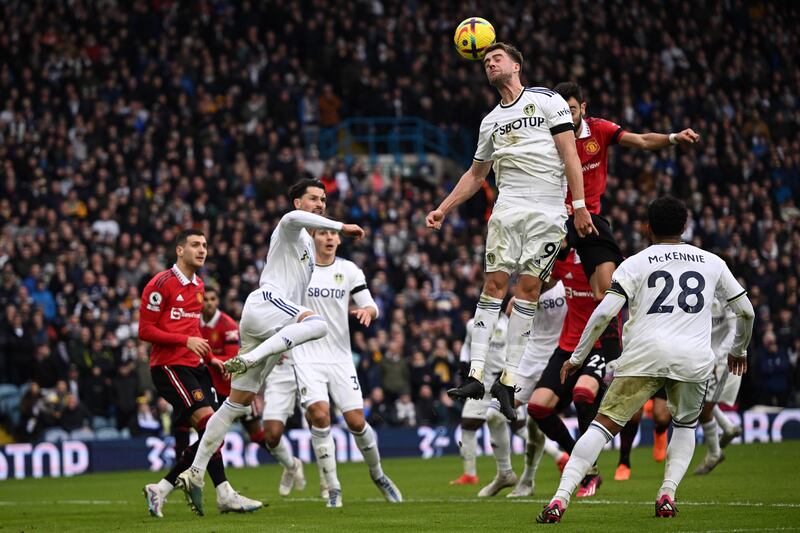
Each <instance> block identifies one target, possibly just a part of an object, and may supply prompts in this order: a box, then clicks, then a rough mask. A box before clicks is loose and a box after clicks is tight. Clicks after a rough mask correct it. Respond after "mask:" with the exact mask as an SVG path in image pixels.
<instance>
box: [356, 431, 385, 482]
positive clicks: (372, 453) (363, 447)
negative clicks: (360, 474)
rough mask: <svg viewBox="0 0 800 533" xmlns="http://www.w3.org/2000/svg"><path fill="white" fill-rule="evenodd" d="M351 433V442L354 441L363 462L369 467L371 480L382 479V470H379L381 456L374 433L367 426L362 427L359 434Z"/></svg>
mask: <svg viewBox="0 0 800 533" xmlns="http://www.w3.org/2000/svg"><path fill="white" fill-rule="evenodd" d="M352 433H353V440H355V441H356V446H358V449H359V450H360V451H361V455H363V456H364V462H365V463H367V466H368V467H369V475H370V476H371V477H372V479H380V478H381V477H383V468H381V454H380V452H379V451H378V439H376V438H375V431H374V430H373V429H372V426H370V425H369V424H365V425H364V429H363V430H362V431H361V433H356V432H355V431H353V432H352Z"/></svg>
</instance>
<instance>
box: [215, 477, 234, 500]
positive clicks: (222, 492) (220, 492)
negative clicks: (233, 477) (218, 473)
mask: <svg viewBox="0 0 800 533" xmlns="http://www.w3.org/2000/svg"><path fill="white" fill-rule="evenodd" d="M216 489H217V498H224V497H225V496H227V495H228V494H230V493H231V492H233V487H232V486H231V484H230V483H229V482H227V481H223V482H222V483H220V484H219V485H217V486H216Z"/></svg>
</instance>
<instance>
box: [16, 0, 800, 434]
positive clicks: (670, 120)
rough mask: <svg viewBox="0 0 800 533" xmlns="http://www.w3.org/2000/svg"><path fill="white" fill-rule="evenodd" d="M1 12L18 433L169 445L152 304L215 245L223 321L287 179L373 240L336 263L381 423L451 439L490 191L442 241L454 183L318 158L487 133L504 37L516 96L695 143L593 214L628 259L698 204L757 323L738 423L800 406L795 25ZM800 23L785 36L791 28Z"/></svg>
mask: <svg viewBox="0 0 800 533" xmlns="http://www.w3.org/2000/svg"><path fill="white" fill-rule="evenodd" d="M472 7H473V6H472V4H464V3H460V2H452V1H443V2H437V3H427V2H414V1H411V2H401V1H397V0H371V1H352V2H328V1H323V0H307V1H291V0H285V1H270V2H256V1H252V2H247V1H243V2H229V1H212V0H207V1H193V2H174V1H168V0H151V1H132V2H114V1H86V0H71V1H53V2H45V1H41V0H30V1H28V0H25V1H22V0H7V1H4V2H0V306H2V315H1V316H0V412H2V413H3V414H2V415H0V416H2V423H3V425H4V427H5V428H6V432H7V433H10V434H13V435H14V437H15V438H17V439H36V438H40V437H41V436H42V434H43V431H45V430H46V429H47V428H50V427H59V428H62V429H64V430H65V431H85V432H87V433H89V432H91V431H92V430H95V431H100V430H101V429H108V430H110V431H111V432H112V433H113V432H114V431H120V430H121V431H122V432H123V433H124V434H128V433H130V434H134V435H136V434H159V433H162V432H164V431H168V429H169V409H168V406H167V405H166V404H165V403H164V402H163V400H162V401H159V399H158V398H157V397H156V396H155V394H154V388H153V384H152V381H151V379H150V375H149V371H148V349H149V347H148V346H147V345H146V344H145V343H142V342H140V341H139V340H138V339H137V323H138V306H139V297H140V291H141V290H142V288H143V287H144V285H145V283H146V282H147V281H148V280H149V279H150V277H151V276H152V275H154V274H155V273H156V272H158V271H160V270H162V269H164V268H167V267H169V266H170V265H171V264H172V262H173V260H174V246H173V241H174V237H175V234H176V232H177V231H178V230H179V229H181V228H185V227H199V228H202V229H204V230H205V232H206V235H207V236H208V238H209V243H210V256H209V259H208V261H207V264H206V267H205V268H204V270H203V271H202V273H201V274H202V277H203V278H204V280H205V281H206V283H207V284H211V285H215V286H218V287H219V289H220V291H221V295H222V308H223V310H225V311H226V312H228V313H229V314H231V315H233V316H234V317H238V314H239V313H240V312H241V308H242V302H243V300H244V297H245V295H246V294H247V293H249V292H250V291H251V289H253V288H255V287H256V286H257V283H258V278H259V273H260V269H261V267H262V265H263V261H264V258H265V257H266V252H267V245H268V242H269V236H270V233H271V230H272V228H273V227H274V225H275V223H276V222H277V220H278V219H279V217H280V216H281V215H282V214H283V213H284V212H285V211H286V210H287V209H288V208H289V204H288V202H287V200H286V196H285V191H286V189H287V187H288V186H289V185H290V184H291V183H293V182H294V181H295V180H297V179H298V178H300V177H304V176H313V177H316V178H320V179H321V180H323V182H324V183H325V184H326V188H327V191H328V197H329V213H330V214H331V216H333V217H335V218H337V219H341V220H345V221H348V222H354V223H358V224H361V225H363V226H364V227H365V228H366V229H367V231H368V237H367V239H366V240H364V241H362V242H359V243H356V244H354V245H353V244H350V245H346V246H345V247H344V248H343V249H342V251H341V255H344V256H346V257H349V258H351V259H353V260H354V261H355V262H356V263H358V264H359V265H360V266H361V267H362V268H363V269H364V271H365V273H366V275H367V280H368V281H369V285H370V289H371V291H372V294H373V296H374V297H375V299H376V301H377V302H378V305H379V306H380V311H381V314H380V318H379V319H378V320H377V321H376V322H375V323H374V324H373V326H372V327H371V328H369V329H366V330H365V329H363V328H360V327H357V326H356V325H355V324H353V325H351V328H352V331H353V357H354V359H355V361H356V364H357V368H358V371H359V378H360V380H361V384H362V388H363V391H364V394H365V397H366V402H367V403H366V405H367V410H368V417H369V419H370V422H371V423H373V424H374V425H381V424H390V425H407V426H414V425H422V424H441V423H455V422H457V420H458V406H453V405H452V404H451V403H450V401H449V400H448V399H447V397H446V395H445V394H443V391H444V389H445V388H446V387H447V386H448V385H451V384H452V383H454V381H456V380H457V379H458V378H457V369H458V353H459V350H460V347H461V342H462V339H463V337H464V333H465V323H466V321H467V320H468V319H469V318H470V316H471V313H472V312H473V310H474V306H475V303H476V299H477V296H478V294H479V291H480V286H481V282H482V267H483V264H482V262H483V240H484V237H483V236H484V232H485V219H486V217H487V214H488V212H489V211H490V209H491V204H492V200H493V197H494V193H493V192H492V189H491V188H490V187H489V186H488V185H487V186H486V187H485V188H484V190H482V191H481V192H479V193H478V195H476V197H475V198H473V199H472V200H471V201H470V202H469V203H468V204H467V205H465V206H464V208H463V209H461V210H460V212H459V213H457V214H456V213H454V214H453V215H452V216H451V217H450V218H449V219H448V223H447V225H446V226H445V227H444V228H443V230H442V231H441V232H439V233H434V232H430V231H428V230H426V229H425V227H424V216H425V213H427V211H428V210H430V209H431V208H433V207H435V205H436V204H438V202H439V201H440V200H441V198H442V197H443V196H444V195H445V194H446V192H447V191H448V190H449V189H450V188H451V187H452V186H453V185H454V182H455V180H457V179H458V177H459V176H457V175H447V174H446V175H442V176H431V175H430V174H429V173H428V172H421V171H420V170H419V169H416V168H413V167H404V168H400V167H398V168H393V167H386V166H370V165H369V164H368V162H367V161H366V160H362V159H359V158H356V160H355V161H353V162H352V163H349V164H345V162H344V161H343V160H334V161H323V160H320V158H319V154H318V151H317V146H316V144H315V143H316V139H317V136H318V134H319V132H320V131H321V130H322V129H324V128H327V127H331V126H334V125H336V124H338V123H339V122H340V121H341V120H343V119H344V118H346V117H354V116H420V117H423V118H425V119H426V120H428V121H430V122H432V123H434V124H436V125H437V126H439V127H441V128H443V129H446V130H453V131H455V130H463V129H467V130H469V131H470V132H471V133H470V135H471V136H472V137H473V138H474V137H476V135H475V134H474V131H475V130H476V127H477V125H478V123H479V122H480V119H481V117H482V116H483V115H484V114H485V113H486V112H488V111H489V110H490V109H491V108H492V107H493V106H494V105H495V103H496V102H497V99H498V97H497V95H496V93H495V92H494V91H493V90H492V89H491V87H489V86H488V84H487V83H486V80H485V77H484V74H483V72H482V69H481V67H480V65H479V64H478V63H471V62H467V61H464V60H462V59H460V58H459V57H458V55H457V54H456V53H455V51H454V50H453V47H452V40H451V39H452V33H453V29H454V27H455V25H456V24H457V22H458V21H460V20H461V19H463V18H466V17H468V16H471V15H476V14H478V15H480V16H483V17H484V18H487V19H489V20H491V21H492V22H493V24H494V26H495V27H496V28H497V29H498V40H503V41H507V42H511V43H513V44H515V45H517V46H518V47H519V48H520V49H521V50H522V52H523V54H524V55H525V58H526V62H525V64H524V65H523V72H524V77H523V81H524V82H525V83H526V84H527V85H539V86H548V87H552V86H554V85H555V84H556V83H558V82H560V81H564V80H575V81H578V82H580V83H581V84H582V85H583V87H584V90H585V92H586V95H587V97H588V114H589V115H591V116H599V117H603V118H608V119H611V120H614V121H615V122H617V123H619V124H621V125H622V126H623V127H625V128H626V129H630V130H631V131H637V132H646V131H659V132H670V131H678V130H680V129H683V128H685V127H692V128H694V129H695V130H696V131H698V132H699V133H700V134H701V136H702V139H701V142H700V144H699V145H697V146H696V147H692V148H687V149H676V148H671V149H667V150H662V151H660V152H656V153H648V152H635V151H631V150H627V149H623V148H612V150H611V159H610V161H609V173H610V178H609V183H608V192H607V194H606V197H605V199H604V213H605V214H606V215H607V216H608V217H609V218H610V220H611V221H612V224H613V226H614V229H615V233H616V236H617V238H618V240H619V242H620V243H621V245H622V248H623V251H624V252H625V253H626V254H628V255H629V254H632V253H635V252H636V251H638V250H640V249H642V248H643V247H645V246H646V245H647V241H646V237H645V236H644V235H643V233H642V221H643V219H644V213H645V211H644V209H645V206H646V205H647V203H648V202H649V201H650V200H652V199H653V198H655V197H656V196H658V195H660V194H663V193H671V194H674V195H676V196H678V197H680V198H682V199H684V200H685V201H686V202H687V204H688V206H689V207H690V209H691V220H690V225H689V228H688V230H687V234H686V235H685V238H686V239H687V240H688V241H690V242H692V243H694V244H696V245H698V246H701V247H703V248H707V249H710V250H713V251H715V252H716V253H718V254H720V255H722V256H723V257H724V258H725V259H726V260H727V261H728V262H729V264H730V266H731V268H732V270H733V272H734V273H735V274H736V275H737V276H738V277H739V278H740V279H741V281H742V283H743V284H744V286H745V287H747V289H748V291H749V293H750V297H751V299H752V301H753V304H754V306H755V308H756V310H757V320H756V326H755V331H754V335H753V341H752V345H751V346H750V350H749V358H750V370H751V372H750V373H749V374H748V375H747V377H746V378H745V380H744V385H743V388H742V391H741V393H740V398H739V406H738V407H739V408H746V407H749V406H752V405H754V404H765V405H775V406H796V405H798V400H799V399H800V398H798V383H799V382H800V371H799V370H798V369H799V368H800V364H798V352H800V338H798V335H797V333H798V331H800V327H799V324H798V320H800V319H799V318H798V317H800V313H798V311H800V308H799V306H798V294H800V288H799V287H798V277H800V209H799V208H798V206H797V202H798V199H799V198H800V136H799V135H798V132H799V128H800V126H799V125H800V68H799V67H800V65H798V55H797V53H796V50H797V49H798V47H799V46H800V43H799V42H798V40H799V39H800V34H798V33H797V31H796V29H797V28H798V27H800V20H799V19H800V17H798V7H797V6H796V5H794V4H792V3H778V2H774V3H773V2H743V1H737V0H730V1H727V2H712V3H708V4H696V3H695V4H691V5H690V4H688V3H685V2H677V1H665V2H661V3H658V4H657V5H656V4H652V3H649V2H641V1H637V0H631V1H628V2H617V1H609V2H594V3H586V2H578V1H571V2H565V3H561V2H551V1H536V2H510V1H502V2H494V3H491V2H490V3H485V4H482V5H481V10H480V13H476V12H473V10H472ZM792 28H795V29H794V30H793V29H792Z"/></svg>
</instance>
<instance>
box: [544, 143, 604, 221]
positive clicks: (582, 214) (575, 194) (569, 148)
mask: <svg viewBox="0 0 800 533" xmlns="http://www.w3.org/2000/svg"><path fill="white" fill-rule="evenodd" d="M553 141H555V143H556V148H557V149H558V153H559V155H561V160H562V161H564V170H565V172H566V174H567V185H568V186H569V191H570V192H571V193H572V208H573V212H574V214H575V231H577V232H578V236H579V237H585V236H587V235H590V234H592V233H594V234H596V235H599V233H598V231H597V228H595V227H594V223H593V222H592V215H590V214H589V210H588V209H586V196H584V192H583V170H582V169H581V160H580V158H579V157H578V150H577V148H575V134H574V133H573V132H572V130H567V131H562V132H561V133H557V134H555V135H553Z"/></svg>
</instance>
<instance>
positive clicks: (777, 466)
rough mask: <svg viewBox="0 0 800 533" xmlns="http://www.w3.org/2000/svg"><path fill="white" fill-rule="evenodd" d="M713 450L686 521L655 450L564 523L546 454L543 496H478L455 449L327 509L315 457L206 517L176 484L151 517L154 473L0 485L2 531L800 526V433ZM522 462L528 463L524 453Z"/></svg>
mask: <svg viewBox="0 0 800 533" xmlns="http://www.w3.org/2000/svg"><path fill="white" fill-rule="evenodd" d="M704 453H705V448H704V447H702V446H698V448H697V450H696V451H695V456H694V460H693V462H692V465H691V466H690V469H689V472H688V473H687V475H686V477H685V478H684V480H683V483H682V485H681V487H680V489H679V491H678V500H677V503H678V508H679V513H678V517H677V518H675V519H656V518H653V508H654V500H655V494H656V490H657V489H658V487H659V485H660V482H661V477H662V473H663V464H657V463H655V462H654V461H653V460H652V457H651V450H650V449H649V448H643V449H636V450H634V453H633V477H632V479H631V480H630V481H627V482H618V481H614V480H613V475H614V468H615V466H616V458H617V452H616V451H607V452H604V453H603V454H602V455H601V457H600V463H599V464H600V468H601V472H602V474H603V475H604V480H605V481H604V482H603V484H602V486H601V487H600V490H599V491H598V494H597V496H596V497H594V498H591V499H588V500H573V504H572V505H571V506H570V508H569V510H568V511H567V514H566V515H565V518H564V522H562V523H561V524H559V525H555V526H544V525H538V524H535V521H534V518H535V515H536V514H537V513H538V512H539V510H540V509H541V507H542V506H543V505H544V503H545V502H546V500H547V499H548V498H549V497H550V496H551V495H552V493H553V492H554V490H555V488H556V485H557V483H558V471H557V469H556V468H555V466H554V464H553V462H552V461H551V460H550V459H549V458H548V457H547V456H545V457H544V458H543V460H542V465H541V468H540V470H539V475H538V479H537V482H536V494H535V496H533V497H531V498H527V499H523V500H509V499H507V498H506V497H505V494H506V493H507V492H508V491H505V492H504V493H501V494H500V495H499V496H497V497H495V498H489V499H478V498H476V496H475V495H476V493H477V491H478V489H479V488H480V486H478V487H450V486H448V481H449V480H450V479H453V478H455V477H456V476H457V475H458V474H459V473H460V469H461V462H460V459H459V458H458V457H453V456H450V457H444V458H436V459H429V460H423V459H392V460H386V461H384V469H385V471H386V473H387V474H389V475H390V477H392V478H393V479H394V480H395V482H396V483H397V485H398V486H399V487H400V489H401V491H402V492H403V496H404V498H405V499H406V501H405V502H404V503H403V504H401V505H390V504H387V503H385V502H383V500H382V498H381V496H380V494H379V493H378V491H377V489H376V488H375V487H374V486H373V484H372V482H371V481H370V480H369V475H368V473H367V470H366V466H365V465H363V464H343V465H339V477H340V479H341V481H342V486H343V496H344V507H343V508H341V509H326V508H325V507H324V503H323V501H322V500H320V499H319V498H318V495H319V491H318V479H319V478H318V476H317V470H316V467H315V466H314V465H306V476H307V478H308V486H307V488H306V490H305V491H304V492H302V493H293V494H292V496H290V497H289V498H281V497H280V496H278V494H277V485H278V478H279V476H280V468H279V467H278V466H272V465H270V466H265V467H261V468H255V469H242V470H233V469H231V470H230V471H229V477H230V480H231V482H232V484H233V485H234V487H235V488H237V489H238V490H239V491H240V492H242V493H243V494H246V495H247V496H249V497H252V498H259V499H263V500H265V501H267V502H268V503H269V507H267V508H265V509H262V510H260V511H258V512H256V513H253V514H248V515H237V514H227V515H221V514H219V513H218V512H217V510H216V507H215V500H214V491H213V488H211V483H210V482H208V481H207V482H206V486H207V491H206V500H205V502H206V516H205V517H202V518H201V517H197V516H194V515H193V514H191V512H190V510H189V508H188V507H187V506H186V504H185V503H184V499H183V495H182V493H180V492H174V493H173V494H172V496H171V497H170V500H169V502H168V503H167V505H166V506H165V508H164V514H165V517H164V518H163V519H156V518H151V517H150V516H149V515H148V514H147V510H146V506H145V502H144V497H143V496H142V495H141V488H142V486H143V485H144V484H145V483H149V482H154V481H156V480H157V479H158V478H159V475H158V474H157V473H150V472H125V473H114V474H94V475H86V476H81V477H76V478H60V479H38V480H34V479H31V480H21V481H17V480H10V481H3V482H0V517H2V518H0V532H19V531H25V532H39V531H57V532H59V533H60V532H66V531H81V532H90V531H103V532H106V531H171V532H180V531H187V532H188V531H191V532H205V531H207V532H213V531H218V532H222V531H236V532H245V531H325V532H331V531H338V532H342V533H344V532H351V531H370V532H376V531H402V532H404V533H411V532H418V531H437V532H438V531H481V532H483V531H502V532H508V531H520V530H521V531H535V530H537V529H552V528H555V529H557V530H558V531H562V532H566V531H607V532H617V531H685V532H688V531H713V532H723V531H731V532H751V531H753V532H754V531H800V441H795V442H784V443H780V444H751V445H747V446H730V447H728V449H727V450H726V454H727V460H726V461H725V462H724V463H722V464H721V465H720V466H719V467H718V468H717V470H715V471H714V472H712V473H711V474H710V475H708V476H705V477H700V476H694V475H693V474H692V470H693V468H694V466H695V465H696V464H697V463H698V462H699V461H700V459H701V458H702V456H703V454H704ZM513 460H514V467H515V470H516V471H517V472H519V471H521V469H522V457H521V456H515V457H514V458H513ZM478 474H479V476H480V478H481V482H482V483H486V482H489V481H490V480H491V478H492V476H493V475H494V462H493V460H492V458H491V457H482V458H480V459H479V464H478Z"/></svg>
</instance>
